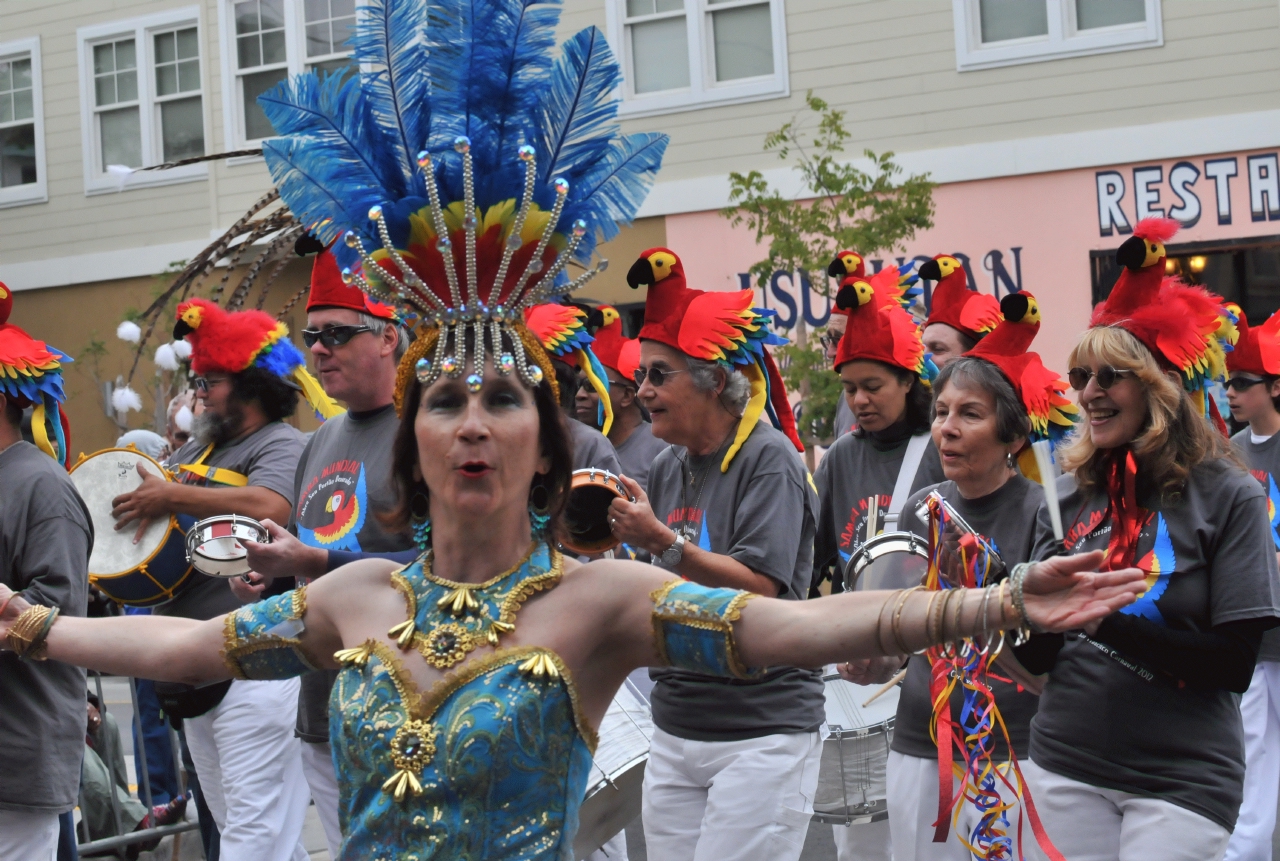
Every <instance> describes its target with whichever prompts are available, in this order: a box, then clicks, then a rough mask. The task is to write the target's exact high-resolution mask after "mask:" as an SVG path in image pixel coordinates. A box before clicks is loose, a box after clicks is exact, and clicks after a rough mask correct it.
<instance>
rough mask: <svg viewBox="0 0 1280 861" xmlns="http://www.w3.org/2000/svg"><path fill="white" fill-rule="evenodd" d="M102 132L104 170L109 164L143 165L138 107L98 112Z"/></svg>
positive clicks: (99, 126)
mask: <svg viewBox="0 0 1280 861" xmlns="http://www.w3.org/2000/svg"><path fill="white" fill-rule="evenodd" d="M98 128H99V129H100V130H101V132H102V170H103V171H104V172H105V171H106V169H107V165H109V164H123V165H127V166H128V167H142V124H141V122H140V119H139V115H138V109H137V108H136V107H132V108H121V109H119V110H115V111H103V112H102V113H100V114H98Z"/></svg>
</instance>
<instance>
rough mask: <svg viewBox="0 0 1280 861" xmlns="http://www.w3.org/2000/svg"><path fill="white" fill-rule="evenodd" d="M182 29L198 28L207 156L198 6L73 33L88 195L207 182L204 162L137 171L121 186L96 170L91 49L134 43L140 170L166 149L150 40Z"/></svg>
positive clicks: (206, 89)
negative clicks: (97, 46)
mask: <svg viewBox="0 0 1280 861" xmlns="http://www.w3.org/2000/svg"><path fill="white" fill-rule="evenodd" d="M185 27H195V28H196V39H197V40H198V41H199V44H200V57H199V61H200V108H201V119H202V121H203V122H204V146H205V152H206V153H208V152H210V151H211V149H210V146H209V142H210V137H211V135H210V132H211V131H212V129H213V124H212V122H211V121H210V113H209V86H208V78H207V76H206V71H207V68H208V67H207V65H206V62H205V54H206V53H207V50H206V45H205V42H204V26H203V24H202V22H201V18H200V7H199V6H184V7H182V8H180V9H171V10H168V11H165V12H157V13H156V14H154V15H146V16H143V17H141V18H130V19H128V20H125V21H113V22H111V23H108V24H94V25H92V26H88V27H80V28H79V29H77V30H76V47H77V53H78V55H79V58H80V136H81V151H82V153H83V159H84V193H85V195H86V196H92V195H95V194H114V193H115V192H118V191H129V190H132V189H135V188H154V187H156V186H161V185H175V184H177V183H183V182H196V181H199V180H203V179H208V177H209V166H208V164H188V165H184V166H182V167H175V168H170V169H169V170H159V171H135V172H134V173H132V174H130V175H129V177H128V179H127V180H125V181H124V183H123V184H122V183H121V182H120V180H118V179H116V178H115V177H114V176H112V175H111V174H109V173H107V172H106V171H104V170H102V169H100V168H99V164H101V145H102V142H101V140H100V139H99V136H98V133H97V123H96V122H95V120H94V107H95V104H96V99H95V96H94V82H93V77H94V76H93V48H94V45H98V44H101V43H103V42H112V41H118V40H120V39H129V38H132V39H133V40H134V50H135V51H136V56H137V64H138V105H139V111H138V113H139V120H140V122H141V127H142V164H143V166H150V165H157V164H162V163H163V162H164V149H163V144H162V142H161V141H160V124H159V119H158V117H159V104H160V103H159V102H158V101H157V100H156V82H155V45H154V42H153V39H152V37H153V36H154V35H155V34H157V33H161V32H167V31H169V30H177V29H183V28H185ZM187 95H188V96H189V95H192V94H190V93H188V94H187Z"/></svg>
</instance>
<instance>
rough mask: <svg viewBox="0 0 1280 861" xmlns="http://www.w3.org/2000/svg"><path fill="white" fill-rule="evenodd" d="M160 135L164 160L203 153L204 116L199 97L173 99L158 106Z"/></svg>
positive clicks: (174, 159)
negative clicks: (162, 142)
mask: <svg viewBox="0 0 1280 861" xmlns="http://www.w3.org/2000/svg"><path fill="white" fill-rule="evenodd" d="M160 135H161V138H162V139H163V141H164V160H165V161H177V160H178V159H180V158H191V157H192V156H198V155H204V116H203V114H202V112H201V106H200V97H199V96H196V97H194V98H190V99H175V100H174V101H172V102H165V103H164V104H162V105H161V106H160Z"/></svg>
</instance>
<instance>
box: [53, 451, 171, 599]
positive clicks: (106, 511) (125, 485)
mask: <svg viewBox="0 0 1280 861" xmlns="http://www.w3.org/2000/svg"><path fill="white" fill-rule="evenodd" d="M138 464H143V468H144V469H146V470H147V471H148V472H150V473H152V474H153V475H155V476H157V477H158V478H161V479H163V480H165V481H170V480H171V479H170V478H169V476H168V474H167V473H166V472H165V471H164V469H163V468H162V467H161V466H160V464H158V463H156V462H155V461H154V460H152V459H151V458H149V457H147V456H146V455H145V454H142V453H141V452H139V451H138V450H137V449H135V448H134V447H133V446H129V447H128V448H108V449H103V450H102V451H97V452H94V453H93V454H90V455H84V454H82V455H80V459H79V460H78V461H76V465H75V466H73V467H72V468H71V483H72V484H74V485H75V486H76V490H77V491H79V493H80V498H81V499H83V500H84V504H85V507H86V508H87V509H89V516H90V517H91V518H92V520H93V551H92V552H91V553H90V554H89V582H90V583H92V584H93V585H94V586H97V587H98V588H99V589H100V590H102V592H103V594H105V595H106V596H107V597H108V598H110V599H111V600H112V601H116V602H117V603H120V604H131V605H133V606H135V607H151V606H153V605H156V604H161V603H163V602H165V601H168V600H169V599H170V598H172V597H173V596H174V595H175V594H176V593H177V591H178V590H179V589H180V588H182V586H183V584H184V583H186V582H187V578H189V577H190V576H191V571H192V568H191V566H190V565H189V564H188V563H187V561H186V551H185V542H186V532H187V529H189V528H190V527H191V525H192V524H193V523H194V522H195V518H194V517H187V516H186V515H173V516H170V517H169V519H168V520H157V521H154V522H153V523H152V524H151V525H150V526H148V527H147V529H146V531H145V532H143V533H142V538H141V539H140V540H139V541H138V543H137V544H134V543H133V536H134V534H135V533H136V532H137V525H136V524H130V525H129V526H128V527H127V528H125V529H122V530H120V531H116V523H115V520H114V519H113V518H112V517H111V500H113V499H115V498H116V497H117V496H119V495H121V494H122V493H128V492H129V491H131V490H136V489H137V487H138V485H140V484H142V477H141V476H139V475H138Z"/></svg>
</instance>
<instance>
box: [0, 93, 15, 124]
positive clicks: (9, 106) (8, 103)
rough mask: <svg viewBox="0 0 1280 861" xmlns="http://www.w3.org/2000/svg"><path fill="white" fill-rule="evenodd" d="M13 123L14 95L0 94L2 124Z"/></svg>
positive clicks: (0, 120) (0, 118)
mask: <svg viewBox="0 0 1280 861" xmlns="http://www.w3.org/2000/svg"><path fill="white" fill-rule="evenodd" d="M11 122H13V94H12V93H0V123H11Z"/></svg>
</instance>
